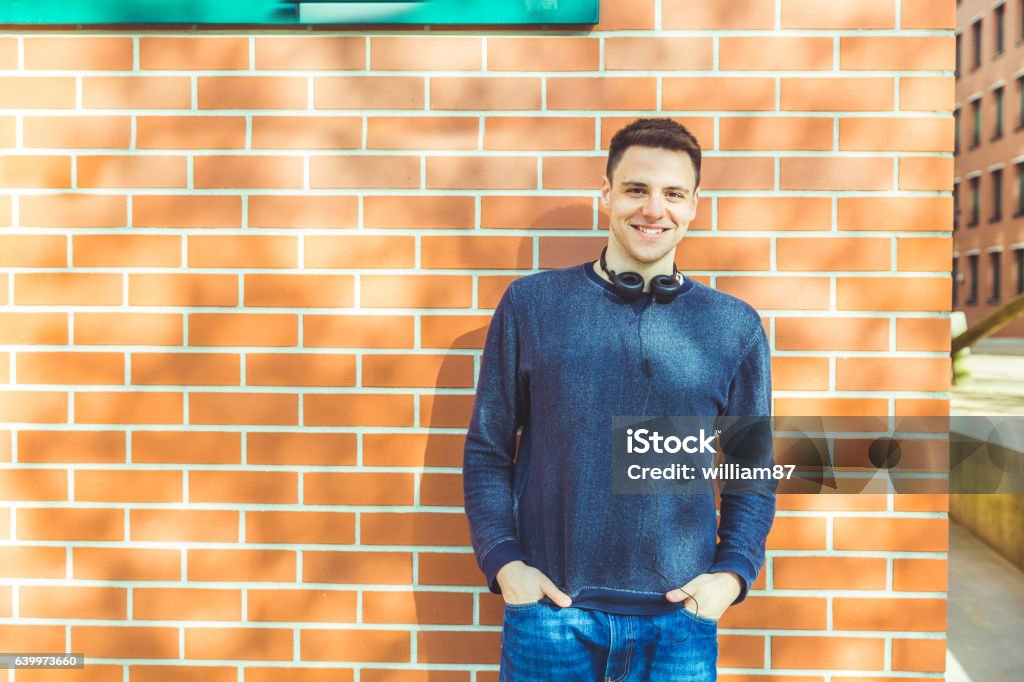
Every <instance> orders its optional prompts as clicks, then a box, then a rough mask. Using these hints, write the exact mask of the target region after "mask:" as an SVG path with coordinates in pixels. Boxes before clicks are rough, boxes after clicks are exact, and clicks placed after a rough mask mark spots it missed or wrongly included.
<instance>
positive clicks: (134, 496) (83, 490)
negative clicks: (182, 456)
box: [75, 469, 184, 502]
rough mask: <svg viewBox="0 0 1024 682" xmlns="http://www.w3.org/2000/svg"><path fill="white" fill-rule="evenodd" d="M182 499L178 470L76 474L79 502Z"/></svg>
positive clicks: (104, 470) (180, 478)
mask: <svg viewBox="0 0 1024 682" xmlns="http://www.w3.org/2000/svg"><path fill="white" fill-rule="evenodd" d="M183 499H184V498H183V492H182V475H181V472H180V471H163V470H145V469H140V470H130V469H125V470H122V469H98V470H88V469H79V470H76V471H75V500H76V501H78V502H181V501H182V500H183Z"/></svg>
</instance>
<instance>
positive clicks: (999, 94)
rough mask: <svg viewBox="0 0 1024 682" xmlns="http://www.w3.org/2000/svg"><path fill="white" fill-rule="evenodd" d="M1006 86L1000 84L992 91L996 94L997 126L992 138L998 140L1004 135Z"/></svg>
mask: <svg viewBox="0 0 1024 682" xmlns="http://www.w3.org/2000/svg"><path fill="white" fill-rule="evenodd" d="M1005 90H1006V88H1004V87H1002V86H1000V87H998V88H996V89H995V90H993V91H992V94H993V95H995V117H996V120H995V126H994V129H993V131H992V139H993V140H998V139H999V138H1000V137H1002V136H1003V99H1004V98H1003V92H1004V91H1005Z"/></svg>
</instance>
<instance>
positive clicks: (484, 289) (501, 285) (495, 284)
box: [477, 275, 520, 310]
mask: <svg viewBox="0 0 1024 682" xmlns="http://www.w3.org/2000/svg"><path fill="white" fill-rule="evenodd" d="M519 277H520V276H519V275H494V276H491V277H487V276H480V277H478V278H477V307H478V308H480V309H481V310H487V309H490V310H493V309H495V308H497V307H498V301H500V300H501V296H502V294H504V293H505V289H507V288H508V285H509V284H510V283H511V282H513V281H514V280H517V279H519Z"/></svg>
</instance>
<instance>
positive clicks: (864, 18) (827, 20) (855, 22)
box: [781, 0, 896, 667]
mask: <svg viewBox="0 0 1024 682" xmlns="http://www.w3.org/2000/svg"><path fill="white" fill-rule="evenodd" d="M781 3H782V28H784V29H787V28H850V29H872V28H875V29H887V28H888V29H891V28H895V27H896V7H895V3H894V2H893V0H864V1H863V2H859V3H857V4H856V5H853V6H848V5H845V4H841V5H828V6H822V5H820V4H819V3H816V2H813V0H781ZM826 667H827V666H826Z"/></svg>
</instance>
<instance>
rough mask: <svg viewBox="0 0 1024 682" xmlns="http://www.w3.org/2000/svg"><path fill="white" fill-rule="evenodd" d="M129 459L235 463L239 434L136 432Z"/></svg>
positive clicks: (237, 461)
mask: <svg viewBox="0 0 1024 682" xmlns="http://www.w3.org/2000/svg"><path fill="white" fill-rule="evenodd" d="M132 461H133V462H150V463H161V464H171V463H192V464H197V463H201V464H237V463H239V462H240V461H241V436H240V434H238V433H217V432H213V431H192V432H189V431H148V430H147V431H136V432H134V433H133V434H132Z"/></svg>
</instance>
